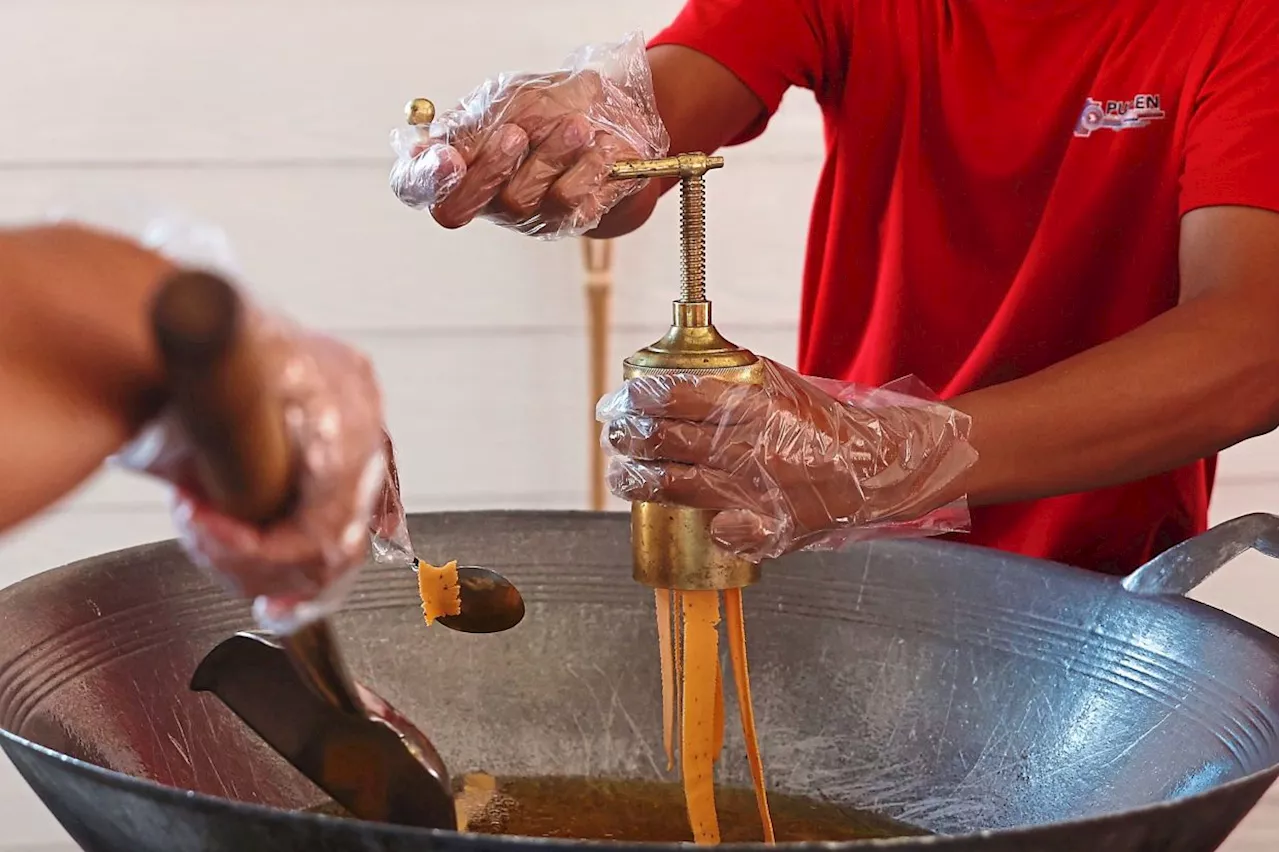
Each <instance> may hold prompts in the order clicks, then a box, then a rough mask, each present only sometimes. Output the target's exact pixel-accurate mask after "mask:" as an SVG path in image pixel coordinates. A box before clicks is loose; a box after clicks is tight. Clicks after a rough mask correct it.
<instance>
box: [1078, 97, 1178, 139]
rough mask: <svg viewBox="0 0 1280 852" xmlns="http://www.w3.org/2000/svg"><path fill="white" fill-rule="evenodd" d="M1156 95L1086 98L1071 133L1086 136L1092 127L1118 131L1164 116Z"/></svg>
mask: <svg viewBox="0 0 1280 852" xmlns="http://www.w3.org/2000/svg"><path fill="white" fill-rule="evenodd" d="M1164 115H1165V113H1164V110H1162V109H1160V96H1159V95H1134V96H1133V98H1131V99H1130V100H1127V101H1095V100H1094V99H1093V98H1086V99H1085V102H1084V109H1083V110H1082V111H1081V112H1080V118H1079V120H1077V121H1076V129H1075V131H1074V135H1076V136H1088V135H1090V134H1091V133H1093V132H1094V131H1095V130H1102V129H1104V128H1105V129H1106V130H1111V131H1114V132H1116V133H1119V132H1120V131H1121V130H1129V129H1131V128H1134V127H1146V126H1147V125H1148V124H1150V123H1151V122H1153V121H1158V120H1159V119H1162V118H1164Z"/></svg>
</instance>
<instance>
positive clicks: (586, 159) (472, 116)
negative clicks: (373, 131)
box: [391, 34, 669, 238]
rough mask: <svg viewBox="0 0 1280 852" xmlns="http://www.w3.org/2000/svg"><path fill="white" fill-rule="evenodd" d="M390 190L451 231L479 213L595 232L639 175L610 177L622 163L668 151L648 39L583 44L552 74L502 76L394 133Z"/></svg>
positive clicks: (530, 225)
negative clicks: (428, 121) (429, 119)
mask: <svg viewBox="0 0 1280 852" xmlns="http://www.w3.org/2000/svg"><path fill="white" fill-rule="evenodd" d="M392 143H393V147H394V148H395V150H396V154H397V160H396V163H395V166H394V167H393V168H392V171H391V186H392V189H393V190H394V191H395V193H396V195H397V197H399V198H400V200H401V201H403V202H404V203H405V204H407V205H409V206H410V207H414V208H426V209H428V210H430V211H431V215H432V216H434V217H435V219H436V221H437V222H439V223H440V224H441V225H443V226H444V227H446V228H458V227H461V226H462V225H465V224H467V223H468V222H470V221H471V220H472V219H474V218H475V217H476V216H482V217H484V218H488V219H492V220H493V221H495V222H497V223H499V224H501V225H503V226H506V227H509V228H512V229H514V230H517V231H519V232H521V233H524V234H535V235H538V236H540V237H544V238H553V237H562V236H578V235H581V234H584V233H586V232H587V231H590V230H591V229H592V228H594V227H596V225H598V224H599V223H600V219H601V218H602V217H603V216H604V214H605V213H607V212H608V211H609V210H610V209H612V208H613V207H614V205H616V204H617V203H618V202H619V201H621V200H622V199H623V198H625V197H627V196H628V195H631V194H633V193H635V192H637V191H638V190H639V189H640V187H641V186H642V185H643V182H642V181H634V180H632V181H610V180H609V179H608V174H609V167H610V166H611V165H612V164H613V163H615V162H617V161H619V160H624V159H634V158H653V157H661V156H663V155H665V154H666V151H667V146H668V144H669V142H668V139H667V133H666V130H665V129H664V128H663V126H662V120H661V119H660V118H659V117H658V110H657V105H656V103H655V101H654V96H653V81H652V79H651V78H650V74H649V63H648V60H647V59H646V58H645V49H644V42H643V41H642V40H641V38H640V36H639V35H638V34H637V35H632V36H630V37H628V38H627V39H625V40H624V41H622V42H620V43H618V44H609V45H596V46H590V47H585V48H582V49H580V50H579V51H577V52H576V53H575V54H573V55H572V56H570V57H569V58H568V59H567V60H566V61H565V63H564V67H563V68H561V69H560V70H558V71H554V72H551V73H547V74H512V75H501V76H499V77H497V78H496V79H494V80H490V81H489V82H487V83H485V84H484V85H482V86H480V87H479V88H478V89H476V90H475V91H474V92H472V93H471V94H470V95H468V96H467V97H466V98H465V99H464V100H463V101H462V103H461V104H460V105H459V106H458V107H457V108H456V109H453V110H449V111H447V112H444V113H442V114H441V115H439V116H438V117H437V118H436V120H435V122H433V123H432V125H431V127H430V129H429V130H427V129H425V128H420V127H405V128H400V129H398V130H396V131H395V133H394V134H393V136H392Z"/></svg>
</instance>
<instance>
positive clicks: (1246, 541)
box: [1121, 512, 1280, 595]
mask: <svg viewBox="0 0 1280 852" xmlns="http://www.w3.org/2000/svg"><path fill="white" fill-rule="evenodd" d="M1278 537H1280V519H1278V518H1277V517H1276V516H1275V515H1270V514H1266V513H1264V512H1257V513H1254V514H1249V515H1241V516H1240V517H1238V518H1234V519H1232V520H1230V521H1224V522H1223V523H1221V524H1218V525H1217V526H1216V527H1213V528H1212V529H1209V530H1207V531H1206V532H1203V533H1201V534H1200V535H1198V536H1196V537H1195V538H1192V539H1188V540H1186V541H1184V542H1182V543H1181V544H1179V545H1176V546H1174V547H1171V548H1169V549H1168V550H1166V551H1165V552H1164V553H1161V554H1160V555H1159V556H1157V557H1156V558H1155V559H1152V560H1151V561H1150V562H1148V563H1147V564H1146V565H1143V566H1142V567H1141V568H1139V569H1138V570H1136V571H1134V572H1133V573H1132V574H1130V575H1129V576H1127V577H1125V578H1124V580H1122V581H1121V585H1122V586H1123V587H1124V589H1125V591H1127V592H1133V593H1134V594H1137V595H1185V594H1186V593H1187V592H1189V591H1191V590H1192V589H1194V588H1195V587H1196V586H1198V585H1200V584H1201V583H1203V582H1204V581H1205V580H1206V579H1208V578H1209V576H1210V575H1212V574H1213V573H1214V572H1216V571H1217V570H1218V569H1219V568H1221V567H1222V566H1223V565H1226V564H1227V563H1228V562H1230V561H1231V560H1232V559H1235V558H1236V557H1237V556H1239V555H1240V554H1242V553H1244V552H1245V551H1247V550H1257V551H1258V552H1260V553H1264V554H1266V555H1267V556H1270V557H1272V558H1273V559H1274V558H1276V555H1277V553H1276V552H1277V538H1278Z"/></svg>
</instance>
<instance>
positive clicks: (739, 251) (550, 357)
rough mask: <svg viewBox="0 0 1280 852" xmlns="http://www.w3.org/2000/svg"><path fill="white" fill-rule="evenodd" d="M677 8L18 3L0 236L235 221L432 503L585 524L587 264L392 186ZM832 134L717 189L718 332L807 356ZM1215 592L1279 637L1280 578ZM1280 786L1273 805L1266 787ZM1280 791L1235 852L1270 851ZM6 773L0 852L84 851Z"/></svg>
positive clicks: (653, 275) (624, 293)
mask: <svg viewBox="0 0 1280 852" xmlns="http://www.w3.org/2000/svg"><path fill="white" fill-rule="evenodd" d="M679 5H680V3H679V0H650V2H645V3H639V2H609V3H601V2H589V0H540V2H537V3H530V2H527V0H521V2H516V0H484V2H477V3H457V2H444V0H364V2H361V3H355V2H334V0H311V2H308V3H300V2H297V0H216V2H214V0H0V117H2V118H0V127H2V128H3V132H0V221H9V222H16V221H23V220H30V219H33V218H36V217H39V216H41V215H42V214H43V213H44V212H45V211H46V210H48V209H49V208H50V207H52V206H57V205H66V204H68V203H73V204H74V203H76V202H78V201H79V200H95V199H106V200H112V199H125V200H128V199H151V200H155V201H159V202H163V203H167V204H171V205H176V206H177V207H179V208H180V209H182V210H183V211H185V212H187V213H189V214H192V215H196V216H199V217H203V218H205V219H207V220H209V221H212V222H215V223H217V224H219V225H221V226H223V227H224V228H225V229H226V230H227V231H228V232H229V234H230V236H231V237H232V239H233V242H234V245H235V247H236V249H237V251H238V254H239V257H240V261H241V263H242V266H243V268H244V271H245V273H246V276H247V279H248V283H249V284H250V285H251V286H252V287H253V288H254V289H255V292H256V294H257V295H258V297H259V298H261V299H264V300H267V301H269V302H271V303H274V304H275V305H277V306H279V307H282V308H283V309H285V310H287V311H288V312H289V313H291V314H292V315H294V316H295V317H297V318H299V319H301V320H302V321H304V322H307V323H309V324H312V325H314V326H317V327H320V328H323V329H326V330H328V331H331V332H333V333H335V334H338V335H341V336H342V337H344V338H346V339H348V340H350V341H352V342H354V343H355V344H357V345H358V346H360V347H362V348H363V349H364V350H365V351H366V352H368V353H369V354H370V355H371V356H372V357H373V359H374V361H375V362H376V365H377V368H378V371H379V374H380V376H381V378H382V381H383V383H384V386H385V390H386V394H387V397H388V407H389V418H390V425H391V428H392V432H393V434H394V435H395V436H396V437H397V438H398V440H399V444H400V453H401V459H400V467H401V479H402V482H403V484H404V486H405V488H406V490H407V495H406V496H407V502H408V505H409V507H410V508H411V509H413V510H428V509H439V508H454V509H457V508H489V507H508V508H510V507H516V508H525V507H529V508H533V507H546V508H578V507H583V506H585V505H586V501H587V494H588V483H587V454H588V446H589V441H590V440H592V438H591V436H589V435H588V432H587V419H586V417H587V405H588V398H587V383H586V372H585V356H586V340H585V329H584V321H583V318H584V306H583V301H582V295H581V282H582V274H581V265H580V255H579V247H578V246H577V245H575V244H573V243H552V244H545V243H536V242H533V241H530V240H527V239H523V238H520V237H517V236H514V235H510V234H507V233H505V232H502V231H499V230H498V229H497V228H494V227H490V226H488V225H479V226H474V227H470V228H467V229H464V230H463V231H461V232H455V233H446V232H444V231H442V230H440V229H439V228H436V227H434V224H433V223H432V222H431V221H430V219H429V217H427V216H426V215H425V214H421V213H414V212H411V211H409V210H407V209H405V208H402V207H401V206H400V205H399V204H398V203H397V202H396V201H395V199H394V198H393V197H392V195H391V193H390V192H389V191H388V189H387V185H386V173H387V168H388V163H389V156H390V155H389V149H388V147H387V135H388V132H389V130H390V129H391V128H392V127H393V126H394V125H395V124H397V123H398V122H400V121H402V112H401V109H402V106H403V104H404V103H405V102H406V101H407V100H408V99H410V98H412V97H415V96H426V97H431V98H433V99H434V100H436V101H437V102H438V103H447V102H449V101H451V100H453V99H456V98H458V97H460V96H461V95H463V94H464V93H465V92H466V91H467V90H468V89H469V88H470V87H471V86H473V85H475V84H476V83H478V82H479V81H480V80H481V79H483V78H484V77H485V76H486V75H488V74H491V73H493V72H495V71H499V70H531V69H542V68H547V67H550V66H553V65H554V64H555V63H557V62H558V61H559V60H560V59H561V58H562V56H563V55H564V54H565V52H566V51H567V50H569V49H571V48H572V47H574V46H576V45H577V44H580V43H583V42H587V41H596V40H604V39H612V38H616V37H618V36H620V35H621V34H622V33H624V32H625V31H627V30H628V29H642V30H644V31H646V32H648V33H652V32H654V31H655V30H656V29H657V28H658V27H659V26H660V25H661V24H662V23H664V22H665V21H667V20H669V19H670V18H671V16H672V15H673V14H674V13H675V11H676V10H677V8H678V7H679ZM819 151H820V137H819V133H818V120H817V114H816V111H815V109H814V108H813V107H812V104H811V103H810V102H809V101H808V99H807V98H806V97H805V96H804V95H803V93H796V94H795V95H794V96H792V97H790V98H789V99H788V101H787V103H786V105H785V106H784V108H783V111H782V114H781V115H780V116H779V117H778V118H777V119H776V120H775V122H774V125H773V127H772V128H771V130H770V132H769V133H768V134H766V136H765V137H764V138H763V139H761V140H759V141H757V142H755V143H752V144H751V145H749V146H747V147H745V148H741V149H735V150H733V151H731V152H729V158H728V165H727V168H726V169H725V170H723V171H721V172H716V173H714V174H713V175H712V176H711V177H710V179H709V185H710V211H711V213H710V215H711V223H712V224H711V237H710V239H711V243H710V258H711V260H710V270H711V271H710V274H711V286H712V293H713V297H714V298H715V300H716V309H717V319H718V324H719V325H720V326H721V328H722V329H724V330H725V331H726V332H728V333H729V334H730V335H731V336H732V337H733V338H734V339H735V340H737V341H738V342H740V343H742V344H744V345H746V346H749V347H751V348H753V349H755V350H756V351H758V352H760V353H762V354H766V355H770V356H772V357H775V358H777V359H779V360H782V361H786V362H792V361H793V360H794V340H795V334H796V319H797V315H798V280H799V274H800V268H801V258H802V245H803V236H804V230H805V225H806V220H807V217H808V211H809V197H810V193H811V191H812V188H813V185H814V182H815V180H816V176H817V167H818V155H819ZM673 201H674V199H673V198H672V199H668V201H667V203H666V204H665V205H664V207H663V209H662V211H661V214H660V215H659V216H658V221H656V222H655V223H654V224H653V225H652V226H651V227H648V228H646V229H644V230H643V232H642V233H639V234H636V235H634V236H631V237H628V238H626V239H623V240H621V241H619V243H618V245H617V248H616V250H615V255H616V266H617V272H616V277H617V291H616V295H615V300H614V320H615V322H614V329H613V332H614V343H613V347H614V351H615V352H616V354H617V356H618V357H619V358H620V357H621V356H622V355H623V354H625V353H627V352H630V351H632V350H634V349H635V348H636V347H638V346H640V345H643V344H645V343H648V342H649V340H650V339H651V338H652V337H654V336H655V334H656V333H657V332H658V331H659V330H660V328H661V326H662V325H663V323H664V321H665V318H666V317H667V315H668V308H667V303H668V302H669V301H670V299H671V298H672V294H673V290H674V287H675V283H676V281H677V275H676V268H677V267H676V264H677V260H678V255H677V244H676V230H675V228H676V215H675V214H676V211H675V209H674V204H673V203H672V202H673ZM1278 467H1280V465H1278V464H1277V452H1276V440H1275V436H1268V437H1266V438H1264V439H1261V440H1258V441H1253V442H1250V443H1249V444H1247V445H1244V446H1241V447H1239V448H1236V449H1234V450H1232V451H1231V452H1230V453H1228V454H1227V456H1226V458H1225V460H1224V465H1223V471H1222V481H1221V485H1220V487H1219V489H1218V492H1217V495H1216V497H1215V504H1214V514H1215V517H1216V518H1217V519H1222V518H1226V517H1230V516H1234V515H1238V514H1241V513H1244V512H1248V511H1268V512H1276V511H1277V508H1278V507H1277V469H1278ZM162 500H163V494H162V492H161V491H160V489H158V488H157V487H155V486H154V485H152V484H150V483H148V482H144V481H142V480H139V479H135V478H128V477H125V476H123V475H118V474H111V473H107V474H103V475H101V476H99V477H97V478H95V479H94V480H93V481H92V482H91V483H89V484H88V485H87V486H86V487H85V488H84V489H82V490H81V491H80V493H78V494H76V495H74V496H73V497H72V498H70V499H68V500H67V501H65V502H64V503H63V504H62V505H61V506H59V507H58V508H56V509H55V510H54V511H51V512H49V513H48V514H46V515H45V516H44V517H42V518H41V519H39V520H38V521H36V522H34V523H31V524H29V525H27V526H26V527H24V528H22V529H20V530H18V531H17V532H15V533H12V534H11V535H9V536H7V537H5V538H0V585H7V584H8V583H11V582H15V581H17V580H20V579H22V578H23V577H26V576H28V575H30V574H33V573H35V572H37V571H41V570H43V569H45V568H49V567H53V566H55V565H58V564H61V563H64V562H67V561H70V560H73V559H78V558H81V557H84V556H88V555H91V554H94V553H99V552H102V551H106V550H112V549H115V548H119V547H124V546H127V545H131V544H135V543H139V542H143V541H149V540H154V539H159V538H168V537H169V536H170V529H169V525H168V522H167V519H166V517H165V514H164V511H163V503H162ZM1197 596H1198V597H1200V598H1202V599H1204V600H1206V601H1209V602H1210V603H1213V604H1214V605H1216V606H1220V607H1222V608H1224V609H1227V610H1229V611H1232V612H1234V613H1236V614H1238V615H1240V616H1242V617H1244V618H1247V619H1249V620H1251V621H1254V622H1256V623H1258V624H1261V625H1262V626H1264V627H1266V628H1267V629H1269V630H1271V631H1273V632H1275V631H1276V630H1277V620H1278V619H1277V607H1276V601H1277V572H1276V566H1275V564H1274V563H1272V562H1269V561H1268V560H1265V559H1262V558H1257V559H1252V558H1246V559H1243V560H1241V561H1240V563H1239V564H1236V565H1233V566H1232V567H1231V569H1230V570H1227V571H1224V572H1222V573H1221V575H1220V576H1219V577H1216V578H1214V579H1213V580H1211V581H1210V582H1209V583H1206V585H1205V586H1204V587H1203V588H1202V589H1201V590H1200V591H1199V592H1198V593H1197ZM1273 793H1274V791H1273ZM1275 825H1276V806H1275V800H1274V796H1273V797H1272V798H1270V799H1269V800H1268V805H1267V806H1266V807H1264V808H1260V809H1259V810H1258V811H1257V812H1255V814H1254V815H1253V816H1252V817H1251V818H1250V821H1249V823H1248V824H1246V826H1244V827H1243V828H1242V829H1241V831H1240V832H1239V833H1238V834H1237V838H1236V839H1235V840H1234V841H1233V844H1234V845H1233V846H1232V847H1231V848H1232V849H1234V850H1239V851H1240V852H1243V850H1246V849H1249V848H1255V844H1257V845H1256V848H1258V849H1262V848H1266V849H1274V848H1275V845H1276V833H1275ZM68 848H70V847H69V846H68V845H67V841H66V839H65V835H64V834H63V833H62V832H61V830H60V829H59V828H58V826H57V825H56V823H55V822H54V821H53V819H52V818H51V817H49V816H48V815H47V814H46V813H45V812H44V810H43V808H42V807H41V806H40V805H39V803H38V802H37V800H36V799H35V797H34V796H33V795H32V794H31V793H30V792H29V791H27V790H26V788H25V786H24V785H23V784H22V782H21V781H20V780H19V779H18V778H17V776H16V774H15V773H13V772H12V770H11V769H10V767H9V766H8V765H7V763H4V762H3V761H0V852H12V851H13V850H18V849H24V850H35V849H48V850H54V849H59V850H62V849H68Z"/></svg>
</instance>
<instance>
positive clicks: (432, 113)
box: [404, 98, 436, 125]
mask: <svg viewBox="0 0 1280 852" xmlns="http://www.w3.org/2000/svg"><path fill="white" fill-rule="evenodd" d="M404 114H405V118H407V119H408V120H409V123H410V124H414V125H421V124H430V123H431V122H433V121H435V120H436V105H435V104H433V103H431V101H429V100H427V99H426V98H414V99H413V100H411V101H409V103H408V105H407V106H406V107H405V108H404Z"/></svg>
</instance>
